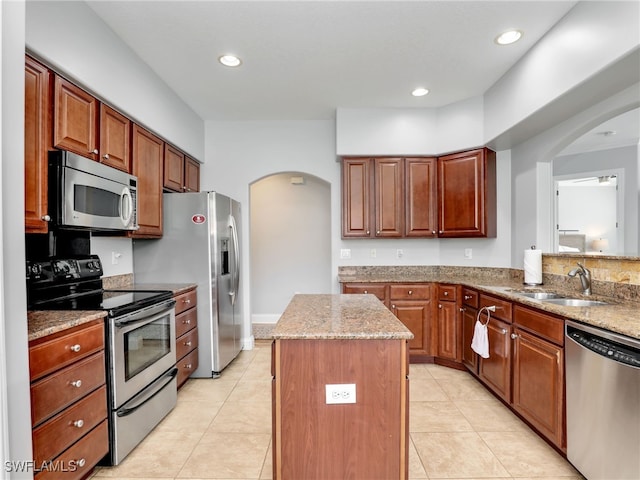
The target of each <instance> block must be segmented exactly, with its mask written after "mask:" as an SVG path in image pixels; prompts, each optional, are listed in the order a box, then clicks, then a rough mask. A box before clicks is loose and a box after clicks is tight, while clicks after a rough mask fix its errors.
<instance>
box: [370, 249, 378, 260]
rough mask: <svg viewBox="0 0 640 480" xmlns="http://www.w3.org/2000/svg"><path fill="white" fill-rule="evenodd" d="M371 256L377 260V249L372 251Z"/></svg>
mask: <svg viewBox="0 0 640 480" xmlns="http://www.w3.org/2000/svg"><path fill="white" fill-rule="evenodd" d="M369 255H370V256H371V258H376V255H377V252H376V249H375V248H372V249H371V250H370V251H369Z"/></svg>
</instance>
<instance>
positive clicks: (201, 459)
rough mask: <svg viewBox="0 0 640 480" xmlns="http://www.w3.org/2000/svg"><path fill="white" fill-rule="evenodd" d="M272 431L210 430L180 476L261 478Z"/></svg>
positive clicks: (177, 476) (178, 476) (194, 450)
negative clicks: (265, 432) (231, 431)
mask: <svg viewBox="0 0 640 480" xmlns="http://www.w3.org/2000/svg"><path fill="white" fill-rule="evenodd" d="M270 438H271V435H270V434H255V433H227V432H225V433H219V432H208V433H206V434H205V435H204V436H203V437H202V440H201V441H200V442H199V443H198V445H197V446H196V447H195V449H193V453H192V454H191V455H190V457H189V459H188V460H187V461H186V462H185V464H184V466H183V467H182V469H181V470H180V472H179V474H178V475H176V478H217V479H257V478H259V476H260V471H261V470H262V466H263V464H264V462H265V458H266V455H267V450H268V449H269V441H270Z"/></svg>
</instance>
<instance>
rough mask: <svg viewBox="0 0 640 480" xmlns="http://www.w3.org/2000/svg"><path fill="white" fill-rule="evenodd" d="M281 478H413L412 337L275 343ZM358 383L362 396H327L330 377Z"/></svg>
mask: <svg viewBox="0 0 640 480" xmlns="http://www.w3.org/2000/svg"><path fill="white" fill-rule="evenodd" d="M272 348H273V351H272V375H273V405H274V407H273V478H274V479H275V480H293V479H296V480H297V479H308V480H313V479H317V480H326V479H339V478H340V479H347V478H350V479H381V480H382V479H384V480H391V479H406V478H408V440H409V438H408V435H409V433H408V431H409V430H408V426H409V417H408V382H409V380H408V369H409V366H408V362H407V343H406V340H400V339H366V340H353V339H349V340H344V339H277V340H275V341H274V343H273V347H272ZM341 383H355V384H356V386H357V391H356V403H352V404H327V403H326V391H325V386H326V385H327V384H341Z"/></svg>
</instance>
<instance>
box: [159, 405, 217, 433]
mask: <svg viewBox="0 0 640 480" xmlns="http://www.w3.org/2000/svg"><path fill="white" fill-rule="evenodd" d="M223 404H224V403H223V402H210V401H189V400H181V401H180V402H178V404H177V405H176V406H175V408H174V409H173V410H172V411H171V414H170V415H167V416H166V417H165V418H164V419H163V420H162V422H160V424H159V425H158V426H157V427H156V428H155V429H154V431H153V433H154V434H155V433H156V432H163V431H173V432H180V431H183V430H188V431H191V432H200V433H204V432H205V430H207V428H209V425H210V424H211V422H212V421H213V419H214V418H215V416H216V414H217V413H218V412H219V411H220V408H222V405H223Z"/></svg>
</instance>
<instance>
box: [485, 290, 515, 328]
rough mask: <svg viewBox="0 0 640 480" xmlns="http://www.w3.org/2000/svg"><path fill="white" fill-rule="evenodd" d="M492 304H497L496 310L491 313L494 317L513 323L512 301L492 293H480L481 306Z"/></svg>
mask: <svg viewBox="0 0 640 480" xmlns="http://www.w3.org/2000/svg"><path fill="white" fill-rule="evenodd" d="M491 305H495V307H496V311H495V312H492V313H491V316H492V317H496V318H499V319H500V320H504V321H505V322H509V323H511V302H509V301H506V300H502V299H500V298H497V297H493V296H491V295H485V294H484V293H482V294H480V306H479V308H482V307H490V306H491Z"/></svg>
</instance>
